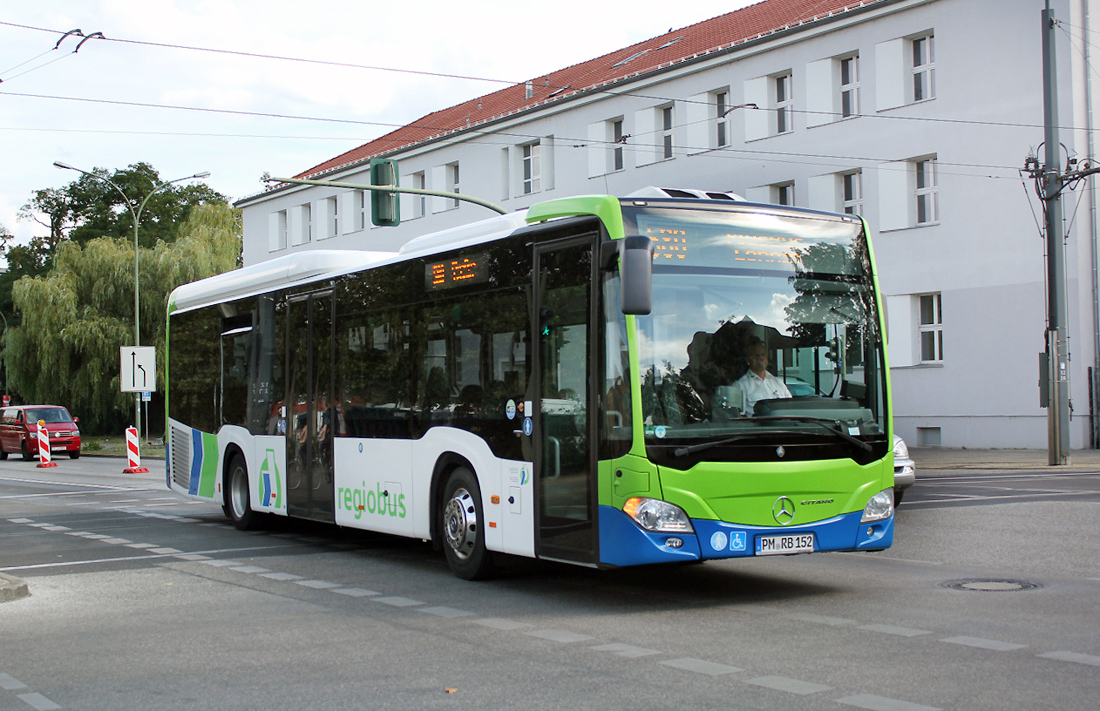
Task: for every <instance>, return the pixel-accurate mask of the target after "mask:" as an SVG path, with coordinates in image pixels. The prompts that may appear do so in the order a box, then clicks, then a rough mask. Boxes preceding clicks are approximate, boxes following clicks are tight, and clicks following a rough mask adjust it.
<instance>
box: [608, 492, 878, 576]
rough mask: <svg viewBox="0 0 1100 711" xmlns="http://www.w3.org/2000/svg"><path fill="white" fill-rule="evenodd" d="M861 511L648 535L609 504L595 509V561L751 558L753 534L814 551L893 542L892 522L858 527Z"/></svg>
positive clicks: (702, 524)
mask: <svg viewBox="0 0 1100 711" xmlns="http://www.w3.org/2000/svg"><path fill="white" fill-rule="evenodd" d="M862 517H863V514H862V512H856V513H850V514H844V515H843V516H836V517H834V518H830V519H827V520H825V521H818V522H816V523H812V524H808V525H805V526H791V527H786V528H781V527H779V526H739V525H737V524H733V523H726V522H724V521H713V520H709V519H692V520H691V523H692V526H694V528H695V532H694V533H687V534H682V533H649V532H647V531H643V530H642V529H641V528H639V527H638V525H637V524H635V523H634V520H633V519H631V518H630V517H629V516H627V515H626V514H625V513H623V512H622V511H620V510H619V509H617V508H614V507H612V506H600V562H601V563H603V564H606V565H615V566H626V565H644V564H647V563H673V562H677V561H685V560H699V559H700V558H703V559H717V558H740V557H748V556H753V555H755V554H756V539H757V537H758V536H775V535H788V534H794V535H797V534H804V533H812V534H814V552H815V553H819V552H823V551H853V550H869V551H874V550H882V549H884V548H889V547H890V545H891V544H892V543H893V541H894V519H893V517H890V518H889V519H887V520H885V521H876V522H874V523H860V519H861V518H862Z"/></svg>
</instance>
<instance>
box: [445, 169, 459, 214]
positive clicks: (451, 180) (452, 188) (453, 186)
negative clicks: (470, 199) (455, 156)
mask: <svg viewBox="0 0 1100 711" xmlns="http://www.w3.org/2000/svg"><path fill="white" fill-rule="evenodd" d="M447 192H449V193H459V192H462V191H461V190H459V174H458V163H449V164H448V165H447ZM458 203H459V201H458V200H450V201H448V203H447V204H448V208H449V209H454V208H457V207H458Z"/></svg>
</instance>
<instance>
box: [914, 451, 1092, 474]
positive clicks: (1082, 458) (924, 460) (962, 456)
mask: <svg viewBox="0 0 1100 711" xmlns="http://www.w3.org/2000/svg"><path fill="white" fill-rule="evenodd" d="M909 457H910V458H911V459H912V460H913V461H914V462H915V463H916V468H917V481H920V479H921V477H922V476H937V475H941V476H942V475H946V474H949V473H952V472H957V471H959V470H965V471H968V472H971V473H975V472H978V471H988V472H995V471H1020V470H1031V471H1033V472H1034V473H1037V472H1036V471H1035V470H1049V471H1050V472H1051V473H1057V472H1097V471H1100V449H1077V450H1074V451H1073V452H1071V453H1070V463H1069V464H1066V465H1058V466H1051V465H1050V464H1048V454H1047V450H1045V449H947V448H943V447H910V448H909Z"/></svg>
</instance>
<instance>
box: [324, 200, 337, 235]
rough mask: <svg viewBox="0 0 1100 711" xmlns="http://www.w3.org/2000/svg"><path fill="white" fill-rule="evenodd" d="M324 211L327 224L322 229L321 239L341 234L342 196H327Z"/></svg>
mask: <svg viewBox="0 0 1100 711" xmlns="http://www.w3.org/2000/svg"><path fill="white" fill-rule="evenodd" d="M322 213H323V214H324V219H325V226H324V230H323V231H322V233H321V234H322V237H321V239H332V238H333V237H339V236H340V198H339V197H338V196H335V195H334V196H332V197H330V198H325V201H324V205H323V206H322Z"/></svg>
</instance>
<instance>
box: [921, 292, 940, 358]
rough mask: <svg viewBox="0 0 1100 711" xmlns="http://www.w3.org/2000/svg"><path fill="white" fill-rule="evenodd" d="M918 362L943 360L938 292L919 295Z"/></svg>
mask: <svg viewBox="0 0 1100 711" xmlns="http://www.w3.org/2000/svg"><path fill="white" fill-rule="evenodd" d="M920 362H921V363H942V362H943V308H942V303H941V299H940V295H939V294H923V295H921V297H920Z"/></svg>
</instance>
